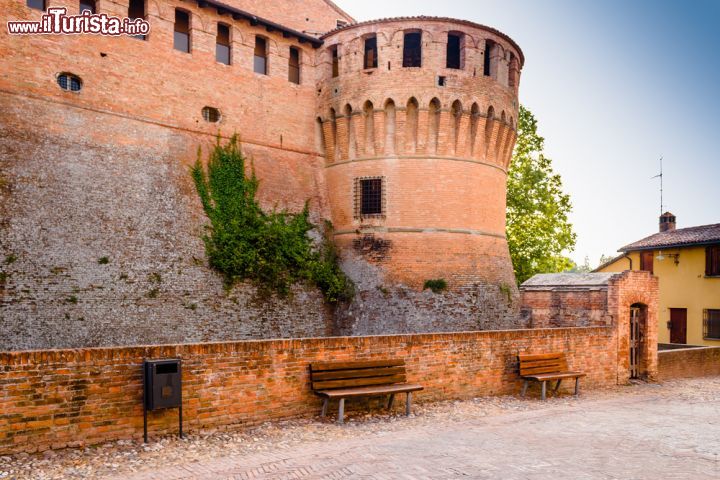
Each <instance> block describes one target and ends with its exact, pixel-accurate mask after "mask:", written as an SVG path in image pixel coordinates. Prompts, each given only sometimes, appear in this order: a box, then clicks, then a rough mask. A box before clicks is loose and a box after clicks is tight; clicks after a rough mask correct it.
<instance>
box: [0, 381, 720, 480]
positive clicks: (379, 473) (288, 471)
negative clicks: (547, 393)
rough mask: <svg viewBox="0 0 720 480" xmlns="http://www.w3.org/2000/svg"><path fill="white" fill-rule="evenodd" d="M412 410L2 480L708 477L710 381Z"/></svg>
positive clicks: (38, 469) (711, 457)
mask: <svg viewBox="0 0 720 480" xmlns="http://www.w3.org/2000/svg"><path fill="white" fill-rule="evenodd" d="M416 413H417V414H416V415H415V416H414V417H412V418H404V417H397V416H391V415H377V414H375V415H371V416H367V415H364V414H360V415H356V416H355V417H354V418H352V417H351V422H349V423H348V424H346V425H345V426H337V425H333V424H331V423H329V422H326V423H323V422H320V421H318V420H317V419H313V420H303V421H296V422H285V423H283V424H268V425H265V426H263V427H261V428H259V429H256V430H254V431H250V432H244V433H239V434H231V433H218V434H215V435H211V436H207V437H194V438H191V439H188V440H185V441H180V440H176V439H171V438H167V439H163V440H161V441H159V442H156V443H155V444H152V445H150V446H142V445H140V444H135V443H132V442H124V443H123V442H121V443H120V445H118V444H117V443H113V444H109V445H108V446H106V447H105V448H104V449H103V448H102V447H101V448H100V449H99V451H95V452H92V451H89V449H86V450H85V453H83V452H82V451H81V452H79V453H78V452H77V451H76V452H75V454H74V455H71V453H72V452H69V451H62V452H59V453H57V454H52V455H58V456H57V457H53V458H51V459H50V461H48V459H47V458H44V459H43V460H38V459H37V458H36V459H35V460H33V458H32V457H28V458H25V459H24V460H23V462H25V463H26V464H28V465H32V464H33V462H35V468H32V469H31V471H28V472H27V476H22V475H19V476H15V475H13V476H10V477H9V478H38V479H40V478H43V479H45V478H107V479H111V480H154V479H157V480H175V479H178V480H179V479H203V480H204V479H208V480H214V479H223V480H225V479H228V480H229V479H252V478H265V479H306V478H307V479H315V478H318V479H320V478H322V479H340V478H367V479H451V478H452V479H454V478H477V479H503V480H505V479H508V480H514V479H531V480H543V479H572V480H581V479H618V480H635V479H653V480H656V479H657V478H662V479H693V480H695V479H698V480H702V479H718V478H720V456H719V455H720V378H716V377H713V378H707V379H696V380H687V381H678V382H671V383H666V384H664V385H637V386H632V387H618V388H616V389H613V390H610V391H592V392H587V393H586V394H584V396H583V397H581V398H580V399H577V400H576V399H574V398H572V397H560V398H551V399H549V400H548V401H547V402H541V401H539V400H536V399H530V400H521V399H517V398H514V397H500V398H484V399H476V400H471V401H465V402H446V403H442V404H433V405H421V406H418V407H417V409H416ZM39 458H43V457H42V455H40V457H39ZM72 458H74V459H75V460H74V461H73V462H74V463H72V462H69V460H70V459H72ZM123 459H125V460H123ZM38 462H39V464H38ZM43 462H45V463H43ZM108 462H110V463H108ZM68 465H73V466H72V467H68ZM88 468H89V469H88ZM2 469H3V466H2V464H0V473H1V471H2ZM113 471H114V472H115V473H112V472H113ZM31 472H32V473H31ZM11 475H12V474H11ZM0 478H2V476H1V475H0ZM5 478H8V477H7V476H6V477H5Z"/></svg>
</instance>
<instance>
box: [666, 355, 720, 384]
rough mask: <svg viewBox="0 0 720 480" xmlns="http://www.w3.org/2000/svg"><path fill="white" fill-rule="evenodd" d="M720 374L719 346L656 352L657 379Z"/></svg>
mask: <svg viewBox="0 0 720 480" xmlns="http://www.w3.org/2000/svg"><path fill="white" fill-rule="evenodd" d="M710 375H720V347H699V348H681V349H673V350H661V351H659V352H658V379H659V380H661V381H662V380H672V379H675V378H692V377H707V376H710Z"/></svg>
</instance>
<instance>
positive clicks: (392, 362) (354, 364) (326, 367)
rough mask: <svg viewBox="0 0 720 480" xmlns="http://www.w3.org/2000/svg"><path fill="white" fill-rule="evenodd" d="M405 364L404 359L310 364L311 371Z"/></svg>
mask: <svg viewBox="0 0 720 480" xmlns="http://www.w3.org/2000/svg"><path fill="white" fill-rule="evenodd" d="M403 365H405V360H402V359H399V360H394V359H391V360H387V359H386V360H365V361H359V362H319V363H312V364H310V370H311V371H312V372H321V371H328V370H349V369H361V368H374V367H399V366H403Z"/></svg>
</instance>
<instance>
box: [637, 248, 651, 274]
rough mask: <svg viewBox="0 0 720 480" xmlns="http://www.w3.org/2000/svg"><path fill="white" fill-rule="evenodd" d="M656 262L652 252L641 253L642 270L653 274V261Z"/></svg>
mask: <svg viewBox="0 0 720 480" xmlns="http://www.w3.org/2000/svg"><path fill="white" fill-rule="evenodd" d="M654 260H655V257H654V256H653V252H652V250H650V251H646V252H640V270H643V271H645V272H650V273H653V261H654Z"/></svg>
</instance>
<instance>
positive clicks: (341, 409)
mask: <svg viewBox="0 0 720 480" xmlns="http://www.w3.org/2000/svg"><path fill="white" fill-rule="evenodd" d="M337 422H338V423H344V422H345V399H344V398H341V399H340V405H339V406H338V419H337Z"/></svg>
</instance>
